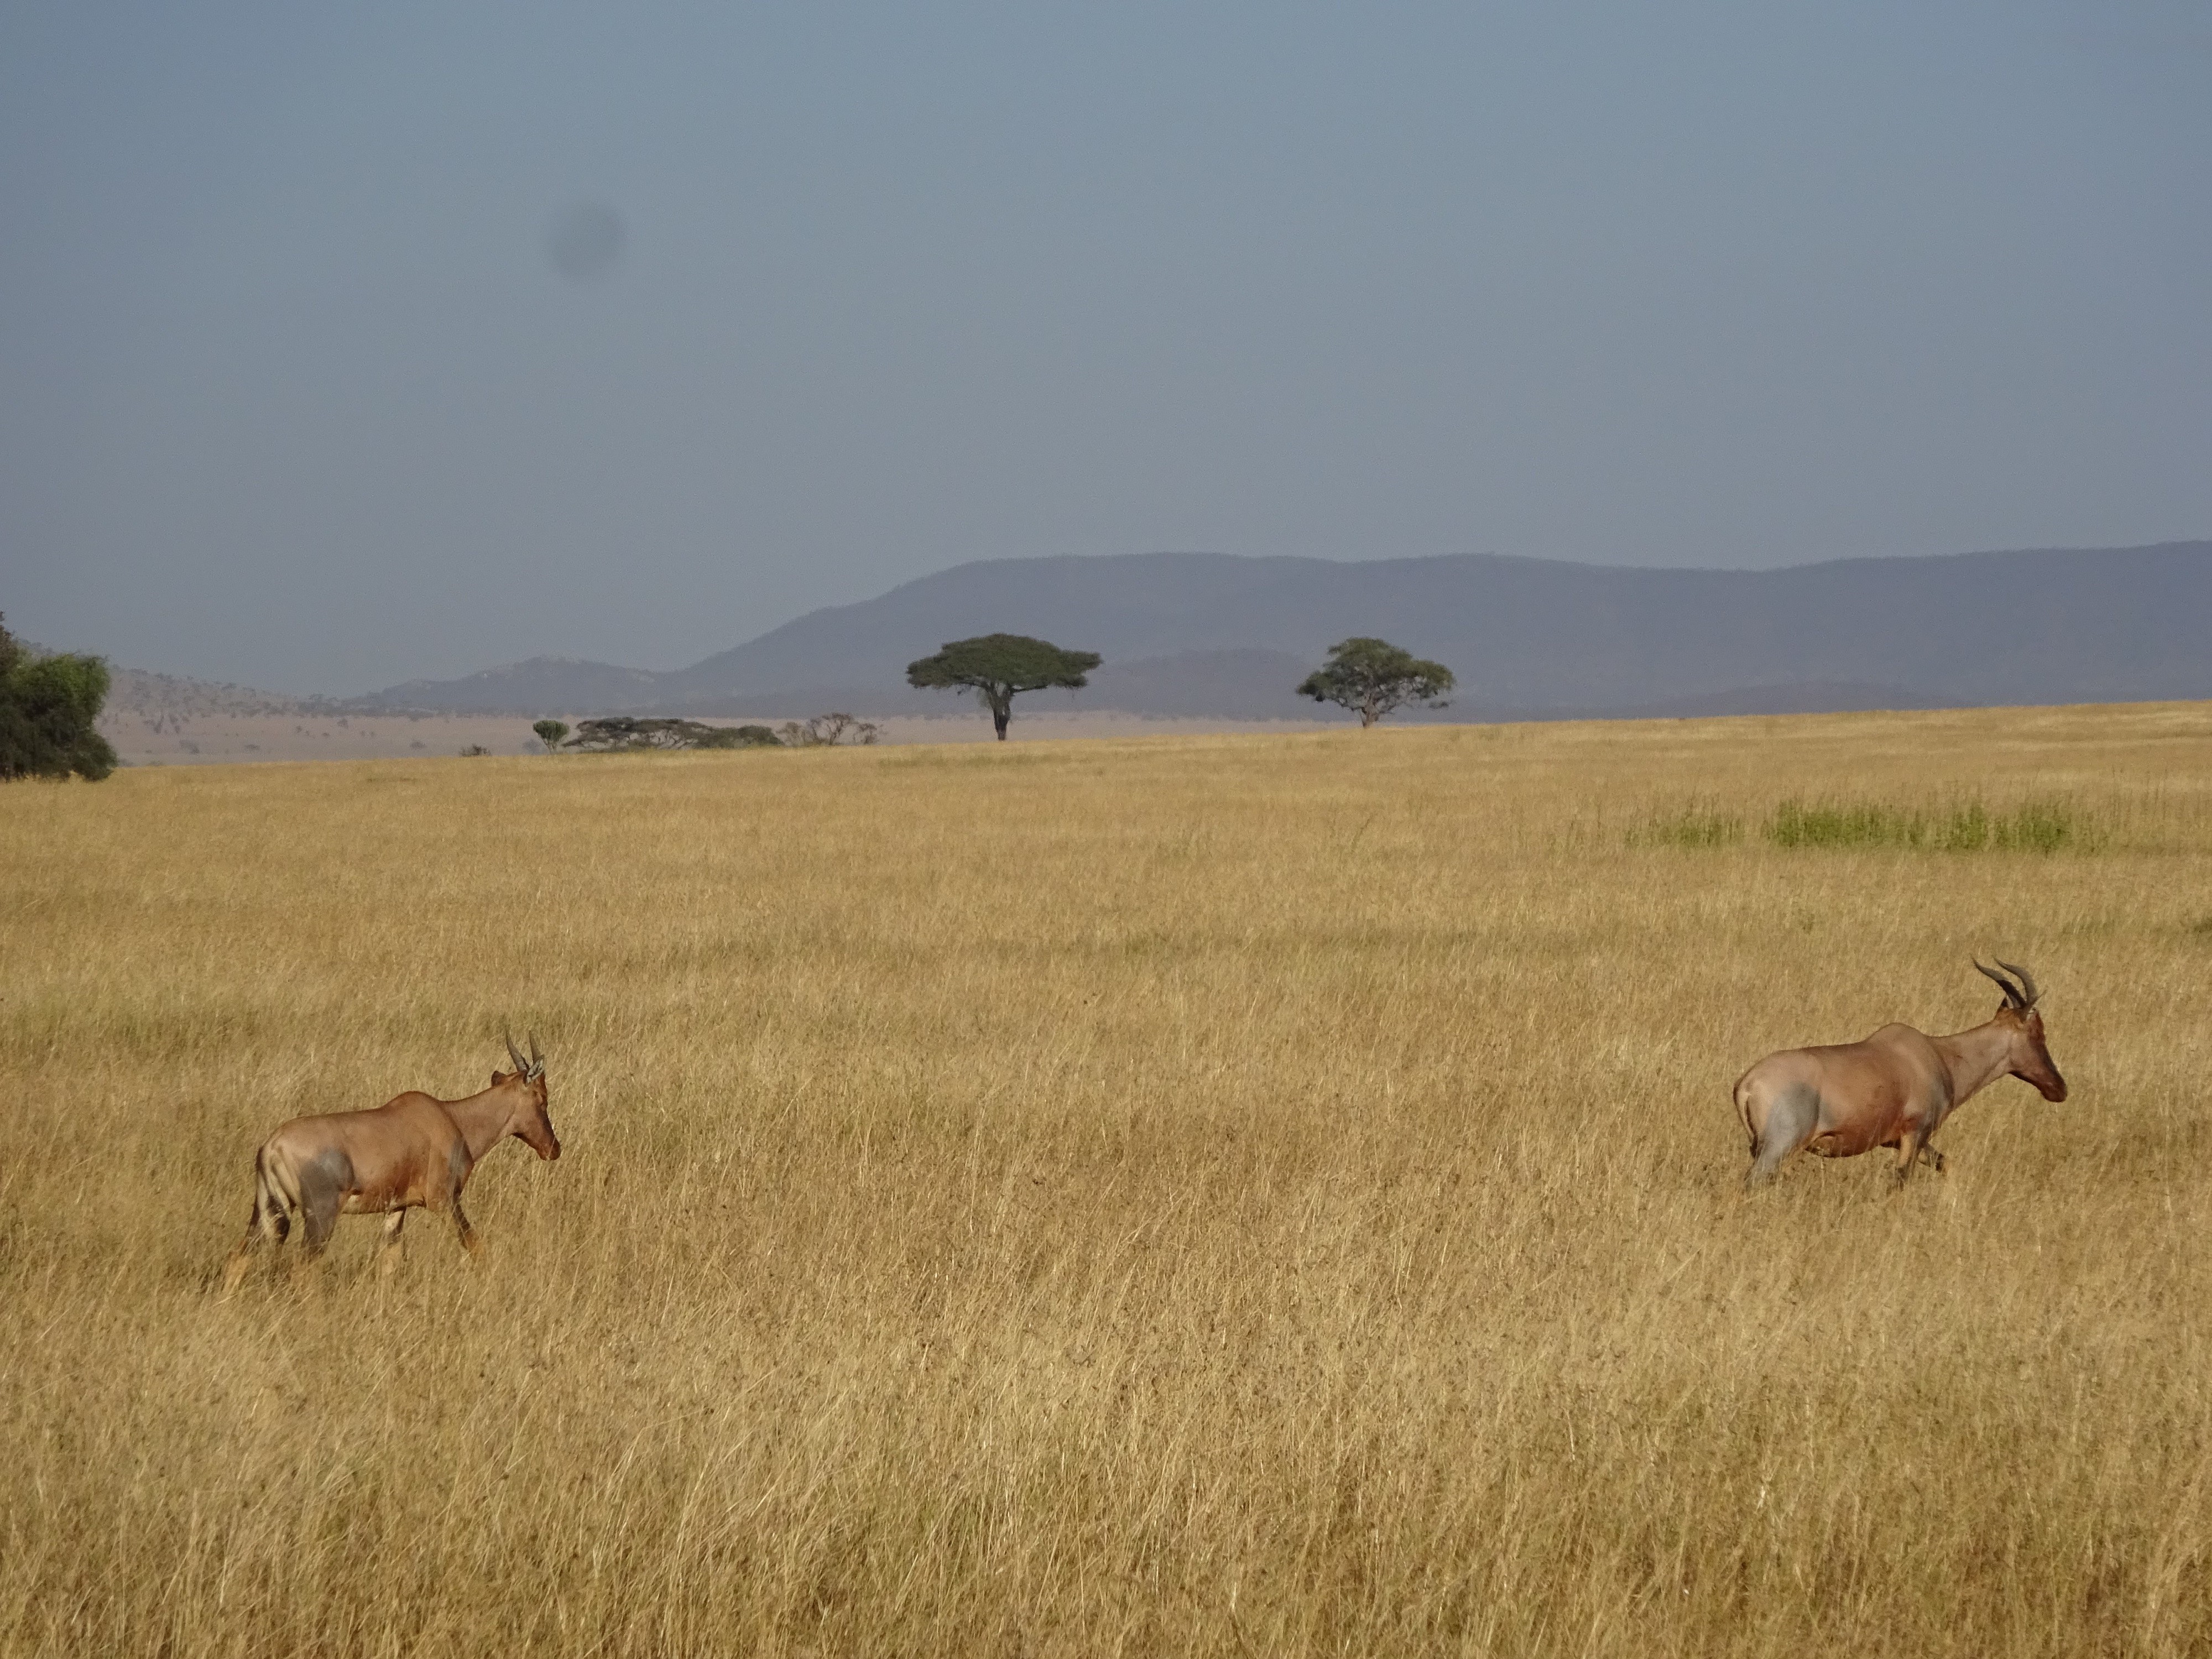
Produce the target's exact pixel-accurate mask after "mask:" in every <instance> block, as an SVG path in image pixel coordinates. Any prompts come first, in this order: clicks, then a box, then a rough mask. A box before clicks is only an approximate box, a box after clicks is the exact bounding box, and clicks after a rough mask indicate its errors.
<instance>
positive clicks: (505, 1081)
mask: <svg viewBox="0 0 2212 1659" xmlns="http://www.w3.org/2000/svg"><path fill="white" fill-rule="evenodd" d="M507 1058H508V1059H509V1060H513V1062H514V1069H513V1071H511V1072H494V1073H492V1074H491V1081H492V1086H493V1087H494V1088H498V1087H500V1086H501V1085H506V1086H507V1087H508V1088H510V1089H512V1090H513V1091H514V1093H515V1095H516V1100H515V1103H514V1109H513V1111H512V1112H510V1113H509V1114H508V1115H507V1133H509V1134H511V1135H513V1137H514V1138H515V1139H517V1140H520V1142H522V1144H523V1145H524V1146H527V1147H529V1148H530V1150H531V1151H532V1152H535V1153H537V1154H538V1157H540V1158H548V1159H550V1158H558V1157H560V1156H561V1137H560V1136H558V1135H556V1134H555V1133H553V1120H552V1118H551V1117H550V1115H548V1114H547V1112H546V1109H545V1057H544V1055H543V1054H539V1053H538V1034H537V1033H536V1032H535V1031H532V1033H531V1034H530V1058H529V1059H527V1060H525V1059H524V1058H523V1057H522V1051H521V1050H520V1048H516V1047H515V1046H514V1039H513V1037H512V1036H510V1037H508V1038H507Z"/></svg>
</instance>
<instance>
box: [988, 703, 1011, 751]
mask: <svg viewBox="0 0 2212 1659" xmlns="http://www.w3.org/2000/svg"><path fill="white" fill-rule="evenodd" d="M1013 717H1014V706H1013V700H1012V698H1007V699H1006V700H1004V701H1000V699H998V698H995V697H994V698H993V699H992V702H991V724H992V725H993V726H996V727H997V728H998V732H999V741H1000V743H1004V742H1005V741H1006V722H1007V721H1008V720H1012V719H1013Z"/></svg>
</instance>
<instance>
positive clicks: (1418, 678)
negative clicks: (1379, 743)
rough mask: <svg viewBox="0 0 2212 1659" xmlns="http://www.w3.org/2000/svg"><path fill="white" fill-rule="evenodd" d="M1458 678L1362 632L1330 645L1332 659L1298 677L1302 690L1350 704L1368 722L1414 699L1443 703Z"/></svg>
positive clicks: (1362, 721)
mask: <svg viewBox="0 0 2212 1659" xmlns="http://www.w3.org/2000/svg"><path fill="white" fill-rule="evenodd" d="M1455 684H1457V682H1456V681H1455V679H1454V678H1452V671H1451V670H1450V669H1449V668H1447V667H1445V666H1444V665H1443V664H1442V663H1440V662H1430V661H1428V660H1426V659H1424V658H1420V657H1417V656H1415V655H1414V654H1413V653H1412V652H1410V651H1407V650H1403V649H1401V648H1400V647H1397V646H1395V645H1393V644H1391V643H1390V642H1389V641H1388V640H1377V639H1370V638H1368V637H1366V636H1365V635H1361V636H1359V637H1358V638H1354V639H1349V640H1340V641H1338V642H1337V643H1336V644H1334V645H1333V646H1331V647H1329V651H1328V661H1327V662H1325V663H1323V664H1322V665H1321V666H1320V667H1319V668H1316V670H1314V671H1313V672H1312V673H1310V674H1309V675H1307V676H1306V677H1305V678H1304V679H1303V680H1301V681H1300V682H1299V683H1298V695H1299V696H1302V697H1311V698H1312V699H1313V700H1314V701H1315V702H1333V703H1334V704H1336V705H1337V706H1338V707H1339V708H1348V709H1350V710H1351V711H1352V713H1353V714H1357V715H1358V716H1359V723H1360V725H1361V726H1372V725H1374V724H1375V722H1376V721H1377V720H1381V719H1382V718H1383V716H1384V715H1386V714H1389V713H1390V712H1391V710H1393V709H1395V708H1403V707H1404V706H1405V705H1406V704H1407V703H1409V702H1418V703H1425V704H1426V705H1427V706H1428V707H1429V708H1443V707H1444V704H1445V701H1446V700H1445V695H1444V694H1445V693H1446V692H1448V691H1449V690H1451V689H1452V687H1453V686H1454V685H1455Z"/></svg>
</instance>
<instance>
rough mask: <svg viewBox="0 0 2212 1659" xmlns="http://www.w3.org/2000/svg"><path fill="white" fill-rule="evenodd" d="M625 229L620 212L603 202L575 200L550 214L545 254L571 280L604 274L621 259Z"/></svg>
mask: <svg viewBox="0 0 2212 1659" xmlns="http://www.w3.org/2000/svg"><path fill="white" fill-rule="evenodd" d="M624 240H626V232H625V228H624V227H623V218H622V215H621V214H619V213H617V212H616V211H615V210H613V209H612V208H611V207H609V206H607V204H605V203H604V202H576V203H573V204H570V205H569V206H568V207H565V208H563V209H562V210H561V211H560V212H559V213H557V214H556V215H555V216H554V217H553V223H552V225H551V227H550V228H549V229H548V230H547V231H546V233H545V257H546V258H548V259H550V260H551V261H552V262H553V269H554V270H557V271H559V272H560V273H561V274H562V276H566V277H568V278H569V279H570V280H572V281H574V282H587V281H589V280H590V279H591V278H592V277H594V276H605V275H606V274H607V273H608V272H609V271H611V270H613V269H614V268H615V267H616V266H617V264H620V263H621V262H622V255H623V241H624Z"/></svg>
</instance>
